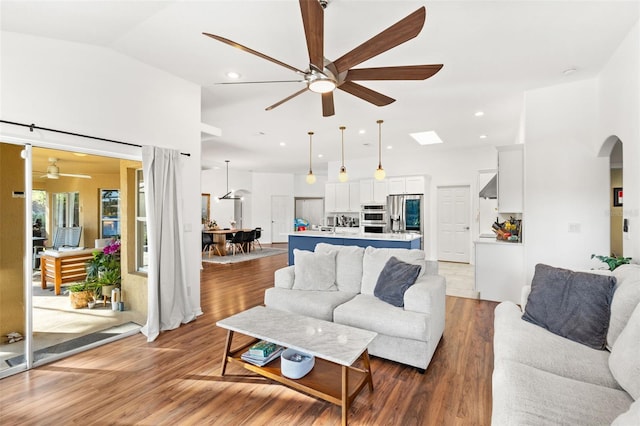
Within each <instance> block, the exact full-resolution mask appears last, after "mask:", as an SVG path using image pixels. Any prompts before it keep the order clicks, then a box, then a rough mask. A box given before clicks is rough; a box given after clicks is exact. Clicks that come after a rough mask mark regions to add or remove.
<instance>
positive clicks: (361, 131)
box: [358, 129, 367, 135]
mask: <svg viewBox="0 0 640 426" xmlns="http://www.w3.org/2000/svg"><path fill="white" fill-rule="evenodd" d="M358 133H360V134H361V135H364V134H365V133H367V131H366V130H365V129H360V131H358Z"/></svg>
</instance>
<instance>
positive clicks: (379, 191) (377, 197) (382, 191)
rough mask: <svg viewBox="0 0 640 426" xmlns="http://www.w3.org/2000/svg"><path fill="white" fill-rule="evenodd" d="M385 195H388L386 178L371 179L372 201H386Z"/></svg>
mask: <svg viewBox="0 0 640 426" xmlns="http://www.w3.org/2000/svg"><path fill="white" fill-rule="evenodd" d="M387 195H389V186H388V184H387V181H386V180H374V181H373V201H375V202H377V203H386V202H387Z"/></svg>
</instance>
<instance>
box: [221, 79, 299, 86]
mask: <svg viewBox="0 0 640 426" xmlns="http://www.w3.org/2000/svg"><path fill="white" fill-rule="evenodd" d="M304 82H305V80H264V81H224V82H222V83H213V84H214V85H216V86H219V85H223V84H263V83H304Z"/></svg>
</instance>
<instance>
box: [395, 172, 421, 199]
mask: <svg viewBox="0 0 640 426" xmlns="http://www.w3.org/2000/svg"><path fill="white" fill-rule="evenodd" d="M389 194H391V195H397V194H424V176H408V177H395V178H390V179H389Z"/></svg>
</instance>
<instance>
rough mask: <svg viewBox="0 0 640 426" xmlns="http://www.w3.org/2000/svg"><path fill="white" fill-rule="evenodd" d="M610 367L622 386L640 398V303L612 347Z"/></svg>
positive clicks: (635, 397) (633, 395)
mask: <svg viewBox="0 0 640 426" xmlns="http://www.w3.org/2000/svg"><path fill="white" fill-rule="evenodd" d="M609 367H610V368H611V373H613V377H615V378H616V379H617V380H618V383H620V386H622V388H623V389H624V390H626V391H627V392H629V394H631V396H632V397H633V399H638V398H640V305H638V306H636V308H635V309H634V311H633V314H631V318H629V322H627V326H626V327H625V328H624V330H622V333H620V336H618V340H616V344H615V346H614V347H613V349H611V356H610V357H609Z"/></svg>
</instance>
